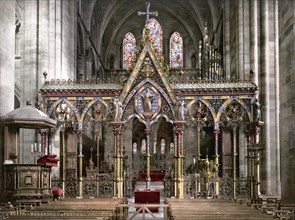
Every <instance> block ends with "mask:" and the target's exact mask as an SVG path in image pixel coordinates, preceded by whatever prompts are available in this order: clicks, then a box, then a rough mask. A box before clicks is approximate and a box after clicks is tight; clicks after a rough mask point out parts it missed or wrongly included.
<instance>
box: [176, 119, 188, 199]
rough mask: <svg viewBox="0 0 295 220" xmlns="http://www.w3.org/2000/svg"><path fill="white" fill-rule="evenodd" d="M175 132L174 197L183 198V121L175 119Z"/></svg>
mask: <svg viewBox="0 0 295 220" xmlns="http://www.w3.org/2000/svg"><path fill="white" fill-rule="evenodd" d="M174 124H175V134H176V151H175V159H176V160H175V162H176V164H175V167H177V168H176V172H175V187H176V189H175V194H176V198H179V199H183V198H184V196H183V193H184V179H183V159H184V155H183V130H184V124H185V121H175V122H174Z"/></svg>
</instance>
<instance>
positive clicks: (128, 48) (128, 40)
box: [123, 32, 136, 69]
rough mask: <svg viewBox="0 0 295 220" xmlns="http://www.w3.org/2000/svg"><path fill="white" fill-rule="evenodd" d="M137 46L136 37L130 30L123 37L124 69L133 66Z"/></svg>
mask: <svg viewBox="0 0 295 220" xmlns="http://www.w3.org/2000/svg"><path fill="white" fill-rule="evenodd" d="M135 47H136V40H135V37H134V35H133V34H132V33H130V32H128V33H127V34H126V35H125V37H124V39H123V69H130V68H131V65H132V57H133V56H134V53H135Z"/></svg>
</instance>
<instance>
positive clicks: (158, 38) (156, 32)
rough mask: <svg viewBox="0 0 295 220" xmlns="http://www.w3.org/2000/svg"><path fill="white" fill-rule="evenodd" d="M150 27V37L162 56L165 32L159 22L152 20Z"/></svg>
mask: <svg viewBox="0 0 295 220" xmlns="http://www.w3.org/2000/svg"><path fill="white" fill-rule="evenodd" d="M149 26H150V28H151V31H150V37H151V39H152V41H153V42H154V50H155V51H156V52H157V53H158V54H159V55H160V56H161V55H162V52H163V46H162V42H163V31H162V27H161V25H160V24H159V22H158V21H157V20H156V19H154V18H152V19H150V20H149Z"/></svg>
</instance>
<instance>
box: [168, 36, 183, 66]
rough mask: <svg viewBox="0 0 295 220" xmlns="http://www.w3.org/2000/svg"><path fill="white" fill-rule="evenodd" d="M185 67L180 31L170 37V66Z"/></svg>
mask: <svg viewBox="0 0 295 220" xmlns="http://www.w3.org/2000/svg"><path fill="white" fill-rule="evenodd" d="M182 67H183V40H182V37H181V36H180V34H179V33H178V32H174V33H173V34H172V35H171V37H170V68H182Z"/></svg>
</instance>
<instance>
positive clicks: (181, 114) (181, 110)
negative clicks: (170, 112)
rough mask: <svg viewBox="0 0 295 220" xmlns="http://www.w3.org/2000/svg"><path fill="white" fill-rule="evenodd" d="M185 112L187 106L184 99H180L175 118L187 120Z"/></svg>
mask: <svg viewBox="0 0 295 220" xmlns="http://www.w3.org/2000/svg"><path fill="white" fill-rule="evenodd" d="M185 112H186V106H185V102H184V100H183V99H180V100H178V101H177V102H176V105H175V117H176V120H181V121H183V120H185Z"/></svg>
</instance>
